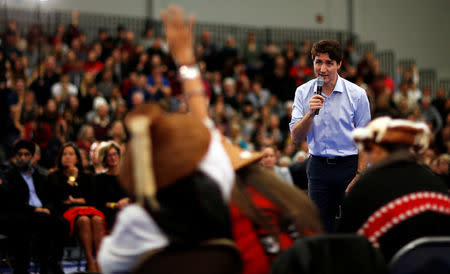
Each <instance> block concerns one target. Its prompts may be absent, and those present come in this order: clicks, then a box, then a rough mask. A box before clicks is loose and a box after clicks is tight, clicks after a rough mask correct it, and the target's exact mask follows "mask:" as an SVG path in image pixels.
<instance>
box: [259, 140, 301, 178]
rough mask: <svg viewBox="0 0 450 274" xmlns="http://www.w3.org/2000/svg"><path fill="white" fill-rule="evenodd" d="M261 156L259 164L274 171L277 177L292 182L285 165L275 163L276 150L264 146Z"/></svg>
mask: <svg viewBox="0 0 450 274" xmlns="http://www.w3.org/2000/svg"><path fill="white" fill-rule="evenodd" d="M262 153H263V158H262V159H261V164H262V165H263V166H264V167H265V168H267V169H269V170H271V171H273V172H275V174H277V176H278V177H279V178H281V179H282V180H283V181H285V182H286V183H289V184H294V181H293V180H292V176H291V173H290V172H289V169H288V168H287V167H280V166H278V165H277V164H276V163H277V155H276V150H275V148H274V147H272V146H268V147H265V148H264V149H263V150H262Z"/></svg>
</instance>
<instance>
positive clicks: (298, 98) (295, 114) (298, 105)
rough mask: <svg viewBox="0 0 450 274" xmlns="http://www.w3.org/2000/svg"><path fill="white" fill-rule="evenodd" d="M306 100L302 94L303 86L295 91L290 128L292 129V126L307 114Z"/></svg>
mask: <svg viewBox="0 0 450 274" xmlns="http://www.w3.org/2000/svg"><path fill="white" fill-rule="evenodd" d="M303 106H304V102H303V98H302V95H301V87H298V88H297V90H296V91H295V98H294V104H293V105H292V118H291V122H290V123H289V130H291V131H292V127H293V126H294V124H295V123H297V122H298V121H300V120H301V119H302V118H303V116H304V115H305V109H304V107H303Z"/></svg>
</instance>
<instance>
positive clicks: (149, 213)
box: [0, 8, 450, 273]
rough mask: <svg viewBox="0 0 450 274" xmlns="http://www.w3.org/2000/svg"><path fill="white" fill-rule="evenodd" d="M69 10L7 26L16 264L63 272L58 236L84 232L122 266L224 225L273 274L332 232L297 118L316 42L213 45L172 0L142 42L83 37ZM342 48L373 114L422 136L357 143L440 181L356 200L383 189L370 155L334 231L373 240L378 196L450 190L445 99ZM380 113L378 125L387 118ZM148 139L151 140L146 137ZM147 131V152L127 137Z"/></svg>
mask: <svg viewBox="0 0 450 274" xmlns="http://www.w3.org/2000/svg"><path fill="white" fill-rule="evenodd" d="M72 16H73V18H72V19H73V20H72V23H71V24H70V25H69V26H63V25H60V26H58V28H57V30H56V32H55V34H43V33H42V32H41V30H40V29H39V28H38V27H34V28H32V29H31V30H30V31H29V33H28V34H26V35H25V36H23V34H22V33H21V30H20V26H18V25H17V24H16V23H15V22H13V21H11V22H9V23H8V26H7V29H6V31H5V33H4V34H3V37H4V39H2V41H4V43H2V45H1V52H0V63H1V67H0V96H1V97H0V104H1V107H0V109H1V111H2V113H1V115H2V116H1V117H0V119H2V121H4V125H5V126H4V129H3V130H2V131H1V133H0V134H1V136H0V138H1V154H0V156H1V157H3V159H1V160H2V166H1V170H0V195H1V199H0V202H1V204H2V206H1V207H0V217H1V218H0V223H1V225H0V228H1V229H0V233H1V234H5V235H7V236H8V240H9V243H10V252H11V255H12V264H13V268H14V273H27V271H28V266H29V261H30V256H31V255H32V254H37V259H38V262H39V265H40V272H41V273H63V271H62V268H61V265H60V262H61V259H62V256H63V249H64V245H65V244H67V243H68V242H70V241H71V240H73V239H74V238H76V239H77V241H79V242H80V245H81V247H82V248H83V250H84V253H85V254H86V260H87V265H86V270H87V271H89V272H102V271H103V272H105V273H123V272H128V271H130V270H131V268H132V266H133V263H134V262H135V261H136V259H137V258H138V257H139V255H141V254H142V253H143V252H145V251H148V250H152V249H159V248H165V247H168V246H172V245H186V244H195V243H198V242H201V241H204V240H208V239H211V238H229V239H232V240H233V241H234V242H235V244H236V246H237V248H238V249H239V251H240V252H241V256H242V261H243V273H269V271H270V265H271V264H272V262H273V261H274V260H275V258H276V257H277V255H278V254H279V253H281V251H283V250H287V249H288V248H289V247H291V246H292V244H293V242H294V241H295V240H296V239H298V238H302V237H309V236H312V235H319V234H322V233H323V228H322V224H321V221H320V218H319V213H318V211H317V209H316V208H315V206H314V205H313V203H312V202H311V201H310V200H309V199H308V197H307V195H305V193H304V192H303V191H301V190H306V189H307V179H306V171H305V165H306V164H307V158H308V148H307V145H306V142H303V143H302V144H300V145H299V146H296V145H294V144H293V143H292V141H291V140H290V137H289V127H288V124H289V121H290V119H291V116H290V115H291V109H292V101H291V100H293V96H294V92H295V88H296V86H298V85H300V84H302V83H305V82H306V81H309V80H310V79H313V78H314V74H313V70H312V59H311V43H310V42H309V41H305V42H304V43H303V45H301V47H300V48H296V46H295V45H294V44H293V43H291V42H287V43H286V45H285V47H284V48H283V49H280V48H279V47H278V46H276V45H275V44H268V45H266V46H265V47H264V48H260V44H258V43H257V40H256V37H255V34H253V33H250V34H249V35H248V41H247V42H246V43H245V44H244V45H242V47H237V46H236V45H235V41H234V39H233V37H229V38H228V39H227V41H226V44H225V46H224V47H223V48H221V49H219V48H218V47H217V46H216V44H215V43H214V41H213V39H212V38H211V34H210V33H209V31H207V30H204V31H203V32H202V34H201V37H200V38H199V41H197V42H195V41H193V40H194V38H193V37H192V32H191V28H190V27H189V26H186V25H185V23H184V17H183V13H182V10H180V9H178V8H171V9H169V11H168V12H166V13H164V14H163V19H164V23H165V26H166V35H165V36H166V37H165V39H166V40H164V39H162V38H161V37H155V36H154V30H153V29H152V28H151V27H149V28H148V29H147V30H146V31H145V33H144V36H143V37H142V38H141V39H139V40H138V39H135V37H134V33H133V32H132V31H129V30H126V29H125V28H124V26H119V27H118V28H117V36H116V37H113V36H111V35H110V34H109V33H108V31H107V30H106V29H103V28H102V29H100V30H99V32H98V37H97V39H95V40H94V41H91V42H90V43H88V42H87V41H86V35H85V34H84V33H83V31H82V30H80V28H79V26H78V14H77V13H76V12H75V13H73V15H72ZM180 22H183V23H180ZM183 38H184V39H183ZM39 43H40V45H39V46H38V44H39ZM169 46H170V47H169ZM38 49H41V50H42V52H43V56H45V58H44V59H43V60H39V57H40V56H41V54H40V53H38V52H37V50H38ZM344 53H345V54H344V56H345V59H344V61H343V65H342V69H341V72H340V73H341V75H342V76H343V77H345V78H346V79H348V80H351V81H353V82H355V83H357V84H358V85H360V86H361V87H363V88H364V89H365V90H366V92H367V96H368V98H369V101H370V103H371V112H372V117H373V118H374V119H375V118H378V117H382V116H383V117H384V118H379V119H387V118H385V116H389V117H392V118H403V119H402V121H403V123H405V124H404V126H405V127H410V128H413V129H414V130H416V131H415V134H417V136H414V138H413V140H419V139H420V140H419V141H420V142H421V143H420V145H421V146H420V149H419V148H418V149H416V151H417V159H416V158H413V160H411V158H412V157H411V155H410V154H409V153H412V152H411V151H409V149H410V148H412V147H414V148H416V147H417V146H418V144H417V143H415V142H413V143H408V142H404V141H400V143H401V144H402V145H401V146H399V147H395V148H393V147H392V146H391V144H389V142H384V143H380V141H379V139H380V138H382V137H383V136H381V137H380V138H373V139H370V138H366V139H365V137H364V136H369V135H370V136H373V134H372V133H370V134H366V135H364V134H361V135H358V134H357V132H356V133H355V136H354V138H355V141H356V142H359V143H361V144H362V145H361V147H362V148H364V150H366V151H367V152H368V153H373V155H372V154H371V155H372V157H374V159H373V161H374V163H376V162H378V161H381V160H383V159H385V158H389V155H391V154H392V155H394V156H397V153H398V152H402V153H404V154H401V155H400V154H399V155H400V156H401V157H400V158H399V160H398V161H399V162H402V163H403V162H408V164H409V165H410V168H411V169H412V170H416V171H417V170H418V169H420V170H419V171H417V174H418V175H417V176H422V177H420V178H423V179H424V180H427V181H428V179H429V178H433V179H432V180H431V179H430V182H429V183H427V184H425V185H426V186H422V185H421V184H420V183H418V186H417V187H413V186H409V189H407V190H404V186H403V188H402V189H401V190H399V191H398V193H396V194H395V195H397V196H395V195H394V196H395V197H394V196H392V195H391V196H392V197H388V198H386V200H383V201H379V200H375V199H374V201H370V202H373V204H369V203H368V207H370V209H367V211H365V212H363V213H361V210H362V209H361V208H360V207H359V205H360V203H362V202H364V201H365V199H366V198H367V197H368V196H369V195H367V194H366V192H368V193H374V192H373V191H372V190H371V189H370V188H365V187H364V184H366V185H369V183H373V182H371V181H373V180H374V179H373V176H384V173H381V171H380V169H382V168H386V169H389V167H385V166H383V165H380V166H381V167H379V166H378V165H374V166H373V167H371V168H372V169H369V170H368V171H367V173H366V174H363V176H361V184H356V185H355V187H354V188H355V190H354V191H352V192H350V194H349V196H348V197H349V199H348V200H347V201H346V203H345V204H344V205H343V210H344V211H343V212H344V213H343V215H342V226H341V227H340V231H341V232H350V233H355V232H358V233H359V234H362V235H366V236H367V237H368V238H369V236H368V234H367V233H366V232H365V231H360V230H358V229H359V228H360V227H361V226H362V225H363V224H364V222H365V220H366V219H367V218H369V217H370V215H371V213H373V212H375V211H376V210H377V209H378V208H379V207H380V206H381V205H383V204H384V203H387V202H390V201H392V200H393V199H395V198H399V197H402V196H403V195H408V194H411V193H415V192H417V191H421V190H424V191H425V190H427V191H432V192H436V193H443V194H444V195H448V189H449V187H450V185H449V178H448V176H449V164H450V155H449V153H450V99H447V97H446V91H445V90H443V89H440V90H438V91H437V92H436V96H435V97H433V96H432V93H431V91H430V90H429V89H424V90H423V91H422V90H420V89H418V87H417V85H418V81H419V79H418V72H417V68H416V67H415V66H412V67H411V68H400V69H399V74H398V77H397V79H391V78H390V77H389V76H386V75H385V74H383V73H382V72H381V71H380V67H379V62H378V60H376V59H375V58H374V57H373V56H372V54H371V53H370V52H368V53H366V54H365V56H364V57H362V58H360V57H359V56H358V54H357V53H356V52H355V50H354V47H353V44H352V43H351V42H349V43H348V44H347V47H346V49H345V51H344ZM41 61H42V62H41ZM193 63H198V65H199V69H200V75H198V76H197V77H196V78H195V77H194V78H188V79H182V76H180V74H179V73H178V69H177V65H191V64H193ZM200 76H201V77H200ZM199 91H201V92H202V94H199V93H198V92H199ZM203 91H204V92H203ZM198 95H200V96H198ZM147 103H150V104H147ZM164 112H168V113H170V114H168V115H163V113H164ZM188 112H189V113H190V115H186V113H188ZM138 118H145V119H144V120H145V121H146V122H147V123H150V124H144V128H145V129H148V130H147V131H148V132H146V133H145V134H146V135H145V134H144V133H142V132H141V131H139V130H138V129H136V127H135V126H134V124H135V123H137V122H136V121H137V120H139V119H138ZM379 119H376V120H374V121H372V127H373V128H376V129H379V128H380V127H385V128H390V127H391V126H392V124H389V123H390V121H391V120H389V121H387V120H379ZM141 120H142V119H141ZM407 120H408V121H407ZM380 121H384V123H380ZM422 122H423V123H422ZM394 124H395V123H394ZM372 127H371V124H369V126H368V127H367V128H366V130H367V131H370V130H373V128H372ZM144 131H145V130H144ZM375 131H376V130H375ZM130 132H131V133H132V134H130ZM150 132H151V134H150ZM386 132H388V130H387V129H386ZM378 133H379V132H378ZM139 134H144V137H139V136H140V135H139ZM371 134H372V135H371ZM386 134H387V133H386ZM421 134H422V135H423V136H425V135H426V137H423V136H422V135H421ZM419 135H420V138H418V137H419ZM223 136H225V138H223ZM361 136H362V137H361ZM175 137H176V138H175ZM139 138H143V139H146V140H147V141H148V140H150V141H151V142H150V145H149V147H150V150H148V148H147V145H145V144H146V143H145V142H142V139H139ZM402 140H403V139H402ZM423 140H426V141H423ZM138 141H141V142H142V143H140V145H141V146H142V147H140V149H139V148H138V149H136V147H133V145H135V144H134V143H133V142H136V143H137V142H138ZM422 141H423V142H422ZM402 142H403V143H402ZM424 142H426V144H425V143H424ZM386 143H388V145H386ZM397 143H398V142H397ZM397 143H395V144H397ZM377 149H378V150H377ZM419 152H420V153H419ZM377 153H378V154H377ZM149 155H151V157H150V156H149ZM242 155H246V156H242ZM379 155H382V157H381V156H380V157H379V158H376V157H378V156H379ZM174 156H175V157H174ZM139 157H141V158H139ZM146 157H147V158H146ZM149 157H150V158H151V159H150V162H148V160H149V159H148V158H149ZM414 157H415V156H414ZM174 158H178V159H174ZM142 159H144V160H142ZM145 159H146V160H145ZM395 159H397V158H395ZM406 159H409V160H408V161H407V160H406ZM140 160H142V162H140ZM409 161H414V163H412V162H409ZM146 163H147V164H149V165H151V166H147V167H146V166H145V164H146ZM139 164H142V165H144V166H138V165H139ZM390 164H392V165H395V164H398V163H397V162H396V163H390ZM138 167H140V168H138ZM136 170H145V172H143V173H145V174H141V175H139V176H137V175H135V173H137V171H136ZM233 170H234V171H233ZM147 171H148V172H149V174H146V172H147ZM150 171H153V173H152V172H150ZM377 172H378V173H377ZM387 172H388V171H386V173H387ZM407 173H408V170H406V171H405V176H406V175H407ZM432 173H435V175H433V174H432ZM436 175H437V176H436ZM140 176H144V177H145V178H147V179H149V180H148V181H142V180H140V179H142V178H143V177H140ZM398 176H400V175H398ZM408 176H412V177H411V178H413V177H414V175H412V174H409V175H408ZM439 177H440V178H439ZM402 178H403V177H402ZM398 180H401V178H398ZM150 181H151V182H152V183H150ZM385 182H386V184H388V183H389V182H391V181H388V180H387V179H386V180H385ZM442 182H444V183H446V184H447V185H445V184H444V183H442ZM405 183H407V182H405ZM146 184H148V185H150V187H148V186H147V187H145V186H143V185H146ZM399 188H400V186H399ZM375 189H377V190H378V191H381V192H382V191H383V189H384V188H381V187H380V188H376V187H375ZM186 194H190V195H186ZM200 194H201V195H207V196H208V197H210V198H211V199H210V200H208V199H200V198H199V195H200ZM446 201H447V202H448V197H447V200H446ZM446 207H447V208H450V206H449V205H446ZM358 210H359V211H358ZM443 213H444V214H443ZM362 214H363V219H361V220H359V219H358V218H361V216H362ZM433 214H435V215H438V216H437V217H436V216H435V215H431V216H430V217H429V219H424V220H421V222H425V223H427V222H429V221H430V220H431V221H434V220H436V218H437V219H438V220H441V219H439V218H441V217H442V216H440V214H443V215H445V214H446V216H445V217H446V218H444V217H442V228H448V227H450V223H449V222H448V215H449V214H450V212H448V213H445V212H433ZM173 220H177V221H176V222H173ZM194 220H195V221H194ZM408 229H410V228H408ZM394 233H400V234H401V233H403V232H402V231H395V230H394ZM420 233H421V232H420ZM420 233H419V234H420ZM427 233H429V235H439V233H442V231H441V230H439V229H437V228H436V229H435V231H428V232H427ZM387 236H388V237H386V238H381V239H380V240H379V241H375V242H372V244H374V246H376V245H380V244H381V245H382V248H381V251H382V253H383V255H385V258H386V259H387V260H388V259H389V258H390V257H391V256H392V255H393V253H394V252H395V251H396V250H398V248H399V247H401V245H403V244H405V243H407V241H409V240H411V239H410V238H407V239H406V238H405V239H403V240H402V241H399V243H396V245H395V246H394V247H392V246H389V247H387V246H388V244H385V242H386V241H387V242H389V243H390V242H392V240H389V237H393V236H392V235H390V234H389V233H388V234H387ZM415 236H418V235H415ZM386 239H388V240H386ZM30 243H31V244H30Z"/></svg>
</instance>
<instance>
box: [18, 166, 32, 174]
mask: <svg viewBox="0 0 450 274" xmlns="http://www.w3.org/2000/svg"><path fill="white" fill-rule="evenodd" d="M34 170H35V169H34V167H33V166H30V177H31V176H33V173H34ZM20 174H21V175H25V176H26V175H27V172H26V171H21V172H20Z"/></svg>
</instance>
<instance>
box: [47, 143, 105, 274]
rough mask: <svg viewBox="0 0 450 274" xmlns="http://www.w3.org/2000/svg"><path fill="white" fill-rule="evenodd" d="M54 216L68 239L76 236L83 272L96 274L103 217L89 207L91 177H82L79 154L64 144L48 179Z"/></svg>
mask: <svg viewBox="0 0 450 274" xmlns="http://www.w3.org/2000/svg"><path fill="white" fill-rule="evenodd" d="M48 184H49V187H50V188H51V189H52V196H53V200H54V203H55V209H54V211H55V213H56V214H58V215H59V216H63V217H64V218H65V219H66V220H67V221H68V222H69V223H70V236H73V235H77V236H78V239H79V240H80V242H81V246H82V247H83V250H84V253H85V254H86V262H87V266H86V270H87V271H90V272H100V269H99V267H98V265H97V263H96V261H95V259H94V252H93V250H92V247H94V250H95V252H96V253H98V250H99V248H100V244H101V241H102V238H103V236H104V234H105V217H104V215H103V213H102V212H101V211H99V210H97V209H96V208H94V207H93V206H91V205H93V200H92V199H93V197H92V195H93V193H92V192H93V191H92V189H93V180H92V176H91V175H89V174H86V173H84V169H83V166H82V162H81V156H80V152H79V150H78V148H77V146H76V145H75V144H73V143H65V144H64V145H63V146H62V147H61V149H60V151H59V155H58V158H57V162H56V169H55V171H53V172H52V173H50V174H49V175H48Z"/></svg>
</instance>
